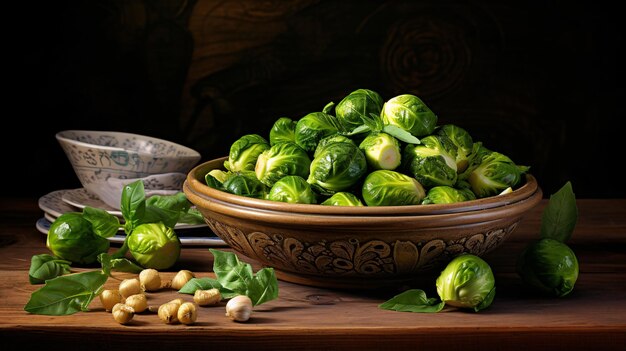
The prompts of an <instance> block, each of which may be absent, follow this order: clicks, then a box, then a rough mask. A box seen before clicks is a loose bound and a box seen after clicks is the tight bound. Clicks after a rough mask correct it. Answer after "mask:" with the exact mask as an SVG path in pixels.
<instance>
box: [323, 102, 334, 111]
mask: <svg viewBox="0 0 626 351" xmlns="http://www.w3.org/2000/svg"><path fill="white" fill-rule="evenodd" d="M334 107H335V103H334V102H332V101H331V102H329V103H327V104H326V106H324V108H323V109H322V112H324V113H326V114H331V112H332V110H333V108H334Z"/></svg>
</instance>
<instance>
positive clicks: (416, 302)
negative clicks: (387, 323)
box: [378, 289, 445, 313]
mask: <svg viewBox="0 0 626 351" xmlns="http://www.w3.org/2000/svg"><path fill="white" fill-rule="evenodd" d="M444 306H445V302H443V301H439V300H438V299H436V298H433V297H431V298H428V297H427V296H426V293H425V292H424V291H423V290H420V289H410V290H407V291H405V292H402V293H400V294H398V295H396V296H394V297H392V298H391V299H389V300H387V301H385V302H383V303H382V304H380V305H378V307H379V308H381V309H383V310H392V311H399V312H420V313H434V312H439V311H441V310H442V309H443V307H444Z"/></svg>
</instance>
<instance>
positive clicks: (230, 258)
mask: <svg viewBox="0 0 626 351" xmlns="http://www.w3.org/2000/svg"><path fill="white" fill-rule="evenodd" d="M209 250H210V251H211V253H212V254H213V258H214V260H213V271H214V272H215V276H216V278H217V281H218V282H219V283H220V284H221V285H222V287H224V288H226V289H228V290H230V291H232V292H234V293H236V294H241V295H246V296H248V297H249V298H250V300H252V303H253V304H254V305H255V306H256V305H259V304H261V303H263V302H267V301H270V300H272V299H275V298H277V297H278V281H277V280H276V275H275V273H274V269H273V268H263V269H260V270H259V271H258V272H257V275H254V273H253V271H252V266H251V265H250V264H249V263H245V262H241V261H239V258H238V257H237V255H235V254H234V253H232V252H225V251H220V250H216V249H209Z"/></svg>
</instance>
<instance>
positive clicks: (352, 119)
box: [335, 89, 383, 132]
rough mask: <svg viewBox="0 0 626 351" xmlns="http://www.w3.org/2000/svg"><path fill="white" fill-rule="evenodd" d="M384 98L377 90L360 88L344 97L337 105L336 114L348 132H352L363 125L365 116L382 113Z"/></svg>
mask: <svg viewBox="0 0 626 351" xmlns="http://www.w3.org/2000/svg"><path fill="white" fill-rule="evenodd" d="M382 108H383V99H382V97H381V96H380V95H379V94H378V93H377V92H375V91H372V90H369V89H358V90H355V91H353V92H351V93H350V94H348V95H347V96H346V97H344V98H343V100H341V101H340V102H339V104H337V106H335V116H337V120H338V121H339V123H340V124H341V126H342V127H343V128H344V130H345V131H346V132H352V131H353V130H354V129H355V128H356V127H359V126H361V125H363V117H364V116H365V117H369V116H370V114H372V113H373V114H375V115H380V111H381V110H382Z"/></svg>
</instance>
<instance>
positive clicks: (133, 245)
mask: <svg viewBox="0 0 626 351" xmlns="http://www.w3.org/2000/svg"><path fill="white" fill-rule="evenodd" d="M126 240H127V243H128V251H130V253H131V255H132V256H133V258H134V259H135V260H136V261H137V263H139V264H140V265H141V266H143V267H144V268H153V269H156V270H159V269H168V268H170V267H172V266H173V265H174V264H175V263H176V261H177V260H178V257H179V256H180V240H179V239H178V236H177V235H176V233H175V232H174V229H172V228H170V227H167V226H165V225H164V224H163V223H161V222H157V223H144V224H140V225H138V226H137V227H136V228H135V229H133V231H132V232H131V233H130V236H129V237H128V238H127V239H126Z"/></svg>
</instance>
